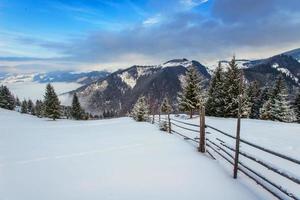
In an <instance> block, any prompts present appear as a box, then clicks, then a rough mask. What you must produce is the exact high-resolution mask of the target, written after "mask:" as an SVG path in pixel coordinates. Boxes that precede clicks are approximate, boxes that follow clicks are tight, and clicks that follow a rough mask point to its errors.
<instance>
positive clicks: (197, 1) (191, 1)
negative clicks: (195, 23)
mask: <svg viewBox="0 0 300 200" xmlns="http://www.w3.org/2000/svg"><path fill="white" fill-rule="evenodd" d="M208 1H209V0H180V3H181V4H183V5H184V6H185V7H186V8H194V7H196V6H199V5H201V4H203V3H206V2H208Z"/></svg>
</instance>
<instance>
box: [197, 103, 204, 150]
mask: <svg viewBox="0 0 300 200" xmlns="http://www.w3.org/2000/svg"><path fill="white" fill-rule="evenodd" d="M199 120H200V137H199V139H200V140H199V147H198V151H199V152H201V153H205V107H204V106H202V107H201V108H200V109H199Z"/></svg>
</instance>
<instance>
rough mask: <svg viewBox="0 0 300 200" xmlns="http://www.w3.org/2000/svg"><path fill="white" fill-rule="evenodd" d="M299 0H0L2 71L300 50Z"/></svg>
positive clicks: (114, 65)
mask: <svg viewBox="0 0 300 200" xmlns="http://www.w3.org/2000/svg"><path fill="white" fill-rule="evenodd" d="M299 8H300V1H299V0H0V72H45V71H54V70H72V71H87V70H103V69H106V70H110V71H113V70H116V69H119V68H125V67H129V66H132V65H134V64H139V65H148V64H160V63H163V62H166V61H167V60H170V59H174V58H187V59H191V60H192V59H194V60H198V61H200V62H201V63H203V64H205V65H213V64H214V63H216V62H217V61H218V60H221V59H222V60H223V59H229V58H230V57H232V56H233V55H235V56H236V57H237V58H243V59H259V58H265V57H268V56H272V55H275V54H278V53H282V52H284V51H287V50H291V49H295V48H299V47H300V37H299V35H300V9H299Z"/></svg>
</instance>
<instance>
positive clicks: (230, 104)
mask: <svg viewBox="0 0 300 200" xmlns="http://www.w3.org/2000/svg"><path fill="white" fill-rule="evenodd" d="M241 77H242V74H241V70H240V69H239V68H238V65H237V63H236V60H235V57H233V58H232V60H231V61H230V62H229V67H228V69H227V71H226V72H225V80H224V89H225V93H224V95H225V96H224V100H225V102H224V106H225V109H224V115H225V117H237V114H238V107H239V105H238V97H239V95H240V93H243V88H240V84H241Z"/></svg>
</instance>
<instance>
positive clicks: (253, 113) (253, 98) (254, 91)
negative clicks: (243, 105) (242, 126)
mask: <svg viewBox="0 0 300 200" xmlns="http://www.w3.org/2000/svg"><path fill="white" fill-rule="evenodd" d="M246 94H247V97H248V99H249V102H250V113H249V117H250V118H251V119H258V118H259V109H260V108H261V102H260V95H261V90H260V88H259V85H258V82H257V81H254V82H252V83H250V85H249V87H248V88H247V89H246Z"/></svg>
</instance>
